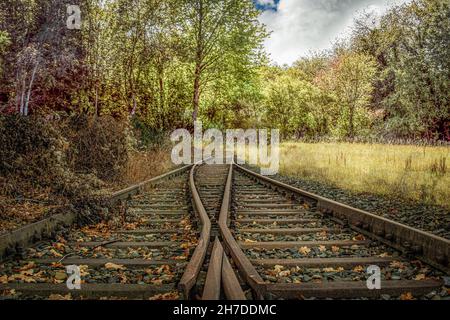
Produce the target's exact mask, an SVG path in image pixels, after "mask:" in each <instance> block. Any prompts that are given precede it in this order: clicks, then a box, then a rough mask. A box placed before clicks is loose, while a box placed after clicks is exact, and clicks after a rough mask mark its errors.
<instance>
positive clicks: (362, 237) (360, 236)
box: [353, 234, 366, 241]
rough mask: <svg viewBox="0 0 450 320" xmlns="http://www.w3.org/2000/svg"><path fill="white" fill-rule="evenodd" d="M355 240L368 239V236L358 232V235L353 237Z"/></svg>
mask: <svg viewBox="0 0 450 320" xmlns="http://www.w3.org/2000/svg"><path fill="white" fill-rule="evenodd" d="M353 240H355V241H363V240H366V238H365V237H364V236H363V235H362V234H358V235H357V236H356V237H354V238H353Z"/></svg>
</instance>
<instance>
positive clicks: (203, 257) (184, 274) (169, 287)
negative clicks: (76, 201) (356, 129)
mask: <svg viewBox="0 0 450 320" xmlns="http://www.w3.org/2000/svg"><path fill="white" fill-rule="evenodd" d="M118 201H121V202H122V204H125V207H126V211H125V212H124V213H123V214H121V215H119V216H115V218H114V219H112V220H110V221H107V222H102V223H100V224H96V225H92V226H84V227H70V228H66V229H63V230H62V231H59V232H58V233H57V234H56V237H54V238H53V239H52V240H43V241H42V240H41V241H40V242H38V243H36V244H34V245H33V246H31V247H30V248H28V249H27V250H25V251H23V250H22V252H17V250H15V252H16V254H15V256H13V257H9V258H8V259H6V260H5V261H3V262H2V263H1V264H0V266H1V270H0V292H3V296H6V297H12V298H20V299H30V298H36V299H45V298H49V297H50V298H52V297H53V298H55V297H57V298H83V299H113V298H117V299H124V298H128V299H148V298H150V299H203V300H218V299H229V300H244V299H308V298H336V299H340V298H380V297H381V298H387V299H389V298H393V299H396V298H399V297H403V298H409V296H411V297H422V296H424V295H430V293H432V292H433V291H434V292H435V293H437V292H440V291H441V290H448V289H443V281H442V279H443V276H444V275H445V274H449V262H448V261H449V260H448V258H449V241H448V240H446V239H443V238H439V237H436V236H434V235H431V234H428V233H425V232H423V231H419V230H416V229H413V228H410V227H406V226H404V225H401V224H398V223H395V222H393V221H390V220H387V219H384V218H380V217H378V216H374V215H371V214H370V213H367V212H363V211H360V210H357V209H354V208H350V207H348V206H345V205H342V204H339V203H336V202H333V201H331V200H328V199H324V198H321V197H319V196H316V195H313V194H310V193H307V192H305V191H303V190H299V189H296V188H293V187H291V186H288V185H285V184H282V183H280V182H277V181H274V180H271V179H269V178H267V177H263V176H260V175H258V174H256V173H254V172H252V171H250V170H248V169H246V168H244V167H241V166H239V165H201V164H200V165H193V166H187V167H184V168H181V169H178V170H175V171H173V172H171V173H169V174H166V175H163V176H161V177H158V178H155V179H152V180H150V181H148V182H145V183H142V184H139V185H137V186H133V187H130V188H128V189H125V190H122V191H120V192H118V193H116V194H115V195H114V196H113V197H112V203H116V202H118ZM27 233H30V231H29V230H27ZM19 238H20V237H19ZM2 247H5V248H7V247H8V245H2ZM8 248H11V245H10V244H9V247H8ZM10 251H11V249H10ZM13 251H14V250H13ZM67 265H76V266H79V268H80V271H81V279H82V283H81V290H69V289H68V288H67V286H66V279H67V276H68V275H67V273H66V270H65V267H66V266H67ZM368 266H378V267H379V268H380V271H381V289H380V290H369V289H368V287H367V283H366V280H367V278H368V277H369V276H370V275H369V274H368V273H367V272H366V269H367V267H368ZM69 295H70V296H69ZM408 295H409V296H408Z"/></svg>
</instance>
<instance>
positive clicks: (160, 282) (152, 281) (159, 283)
mask: <svg viewBox="0 0 450 320" xmlns="http://www.w3.org/2000/svg"><path fill="white" fill-rule="evenodd" d="M150 282H151V283H152V284H155V285H157V286H160V285H162V283H163V281H162V280H161V279H152V280H150Z"/></svg>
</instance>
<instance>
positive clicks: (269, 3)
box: [253, 0, 280, 11]
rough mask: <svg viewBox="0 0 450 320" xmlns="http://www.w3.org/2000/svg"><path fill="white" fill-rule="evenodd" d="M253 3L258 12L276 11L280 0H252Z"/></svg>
mask: <svg viewBox="0 0 450 320" xmlns="http://www.w3.org/2000/svg"><path fill="white" fill-rule="evenodd" d="M253 3H254V4H255V6H256V8H257V9H258V10H262V11H266V10H272V11H277V9H278V4H279V3H280V0H253Z"/></svg>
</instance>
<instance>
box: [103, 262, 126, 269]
mask: <svg viewBox="0 0 450 320" xmlns="http://www.w3.org/2000/svg"><path fill="white" fill-rule="evenodd" d="M105 268H106V269H111V270H125V269H126V268H125V267H124V266H123V265H120V264H115V263H112V262H108V263H105Z"/></svg>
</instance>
